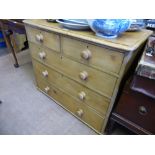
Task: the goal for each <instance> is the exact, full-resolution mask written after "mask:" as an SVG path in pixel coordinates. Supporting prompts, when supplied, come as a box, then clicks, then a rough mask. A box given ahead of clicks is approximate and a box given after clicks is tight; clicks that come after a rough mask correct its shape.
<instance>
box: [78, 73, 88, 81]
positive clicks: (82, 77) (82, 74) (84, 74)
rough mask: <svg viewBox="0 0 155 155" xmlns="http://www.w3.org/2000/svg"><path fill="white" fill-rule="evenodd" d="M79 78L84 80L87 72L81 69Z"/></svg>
mask: <svg viewBox="0 0 155 155" xmlns="http://www.w3.org/2000/svg"><path fill="white" fill-rule="evenodd" d="M80 78H81V79H82V80H86V79H87V78H88V73H87V72H86V71H83V72H81V73H80Z"/></svg>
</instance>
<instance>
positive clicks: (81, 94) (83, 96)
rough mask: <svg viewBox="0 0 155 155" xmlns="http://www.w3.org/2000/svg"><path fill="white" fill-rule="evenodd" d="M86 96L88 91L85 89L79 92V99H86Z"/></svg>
mask: <svg viewBox="0 0 155 155" xmlns="http://www.w3.org/2000/svg"><path fill="white" fill-rule="evenodd" d="M85 97H86V93H85V92H83V91H81V92H80V93H79V99H80V100H84V99H85Z"/></svg>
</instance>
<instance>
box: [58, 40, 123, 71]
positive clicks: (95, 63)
mask: <svg viewBox="0 0 155 155" xmlns="http://www.w3.org/2000/svg"><path fill="white" fill-rule="evenodd" d="M61 43H62V50H63V52H64V54H65V55H67V56H69V57H71V58H74V59H76V60H77V61H79V62H82V63H85V64H87V65H90V66H92V67H96V68H98V69H100V70H104V71H110V72H114V73H116V74H118V73H119V71H120V68H121V65H122V61H123V57H124V56H123V54H122V53H120V52H117V51H113V50H110V49H106V48H103V47H99V46H96V45H92V44H89V43H85V42H82V41H78V40H75V39H71V38H67V37H62V41H61Z"/></svg>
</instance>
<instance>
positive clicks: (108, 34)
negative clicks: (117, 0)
mask: <svg viewBox="0 0 155 155" xmlns="http://www.w3.org/2000/svg"><path fill="white" fill-rule="evenodd" d="M87 21H88V24H89V26H90V28H91V29H92V30H93V31H94V32H95V33H96V35H97V36H100V37H103V38H116V37H118V35H119V34H121V33H123V32H125V31H127V30H128V28H129V27H130V25H131V20H129V19H89V20H87Z"/></svg>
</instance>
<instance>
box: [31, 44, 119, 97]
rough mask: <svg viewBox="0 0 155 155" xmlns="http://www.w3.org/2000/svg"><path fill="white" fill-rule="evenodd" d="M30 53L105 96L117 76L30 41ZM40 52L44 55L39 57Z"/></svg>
mask: <svg viewBox="0 0 155 155" xmlns="http://www.w3.org/2000/svg"><path fill="white" fill-rule="evenodd" d="M30 49H31V55H32V57H33V58H35V59H37V60H39V61H40V62H42V63H44V64H46V65H48V66H51V67H53V68H56V69H57V70H58V71H59V72H62V73H63V74H64V75H66V76H68V77H69V78H71V79H74V80H76V81H78V82H80V83H81V84H83V85H85V86H87V87H88V88H90V89H93V90H95V91H97V92H98V93H100V94H103V95H105V96H107V97H109V98H110V97H111V96H112V94H113V89H114V86H115V83H116V80H117V78H116V77H113V76H111V75H109V74H106V73H104V72H101V71H98V70H95V69H93V68H91V67H88V66H86V65H83V64H80V63H78V62H75V61H73V60H70V59H68V58H66V57H62V56H61V55H60V54H57V53H56V52H53V51H52V50H49V49H47V48H44V49H42V48H41V47H37V46H36V45H35V44H32V43H30ZM40 53H44V55H45V57H44V58H40Z"/></svg>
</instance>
